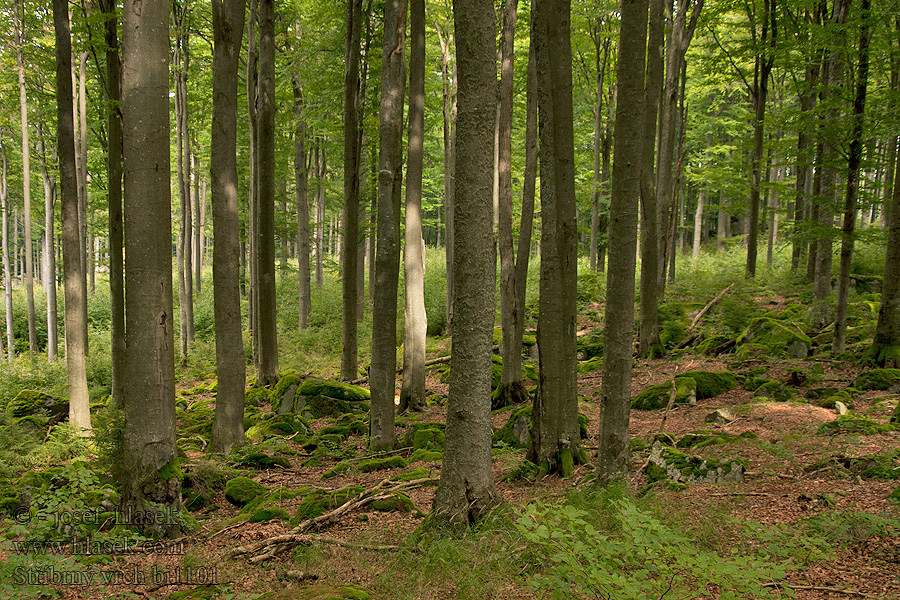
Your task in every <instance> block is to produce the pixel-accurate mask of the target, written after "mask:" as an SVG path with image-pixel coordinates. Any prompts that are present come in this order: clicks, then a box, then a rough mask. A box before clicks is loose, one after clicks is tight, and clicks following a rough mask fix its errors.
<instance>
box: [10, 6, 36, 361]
mask: <svg viewBox="0 0 900 600" xmlns="http://www.w3.org/2000/svg"><path fill="white" fill-rule="evenodd" d="M21 7H22V3H21V0H17V1H16V4H15V8H14V11H15V18H14V19H13V25H14V29H15V38H16V39H15V44H16V66H17V71H18V74H19V114H20V117H21V119H20V121H21V124H22V197H23V198H24V203H23V216H24V229H25V301H26V307H27V318H28V355H29V356H33V355H34V354H35V353H36V352H37V351H38V347H37V316H36V314H35V311H34V256H33V251H32V246H33V244H32V241H31V143H30V142H29V133H28V96H27V93H26V90H25V61H24V58H23V57H22V45H23V43H24V42H23V39H24V33H23V29H24V22H23V21H24V10H23V11H22V14H21V15H20V13H19V11H20V9H21ZM20 19H21V20H20Z"/></svg>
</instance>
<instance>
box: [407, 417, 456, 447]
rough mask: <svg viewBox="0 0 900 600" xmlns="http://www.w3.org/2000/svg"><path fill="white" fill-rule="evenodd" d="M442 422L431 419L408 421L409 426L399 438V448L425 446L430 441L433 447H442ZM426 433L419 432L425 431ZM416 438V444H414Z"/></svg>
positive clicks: (443, 426) (443, 427) (444, 426)
mask: <svg viewBox="0 0 900 600" xmlns="http://www.w3.org/2000/svg"><path fill="white" fill-rule="evenodd" d="M445 428H446V425H444V423H437V422H433V421H422V422H419V423H410V425H409V428H408V429H407V430H406V432H405V433H404V434H403V438H402V440H401V446H400V447H401V448H425V447H426V446H427V445H428V444H429V443H432V444H433V445H434V446H435V447H434V449H443V447H444V429H445ZM425 431H427V433H419V432H425ZM416 439H418V445H416Z"/></svg>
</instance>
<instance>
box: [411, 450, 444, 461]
mask: <svg viewBox="0 0 900 600" xmlns="http://www.w3.org/2000/svg"><path fill="white" fill-rule="evenodd" d="M441 460H444V453H443V452H437V451H433V450H426V449H425V448H419V449H418V450H416V451H415V452H413V453H412V454H411V455H410V456H409V462H410V463H414V462H419V461H422V462H438V461H441Z"/></svg>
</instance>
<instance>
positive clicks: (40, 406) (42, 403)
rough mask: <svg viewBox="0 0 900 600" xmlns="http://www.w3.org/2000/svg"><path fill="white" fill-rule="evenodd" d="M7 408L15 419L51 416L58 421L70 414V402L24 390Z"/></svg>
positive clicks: (42, 393)
mask: <svg viewBox="0 0 900 600" xmlns="http://www.w3.org/2000/svg"><path fill="white" fill-rule="evenodd" d="M7 408H8V409H9V411H10V412H11V413H12V416H13V417H27V416H32V415H43V416H50V417H52V418H55V419H56V420H59V419H63V418H65V417H67V416H68V414H69V402H68V400H65V399H63V398H57V397H55V396H51V395H50V394H46V393H44V392H39V391H36V390H22V391H21V392H19V393H18V394H16V396H15V398H13V399H12V400H10V402H9V404H8V405H7Z"/></svg>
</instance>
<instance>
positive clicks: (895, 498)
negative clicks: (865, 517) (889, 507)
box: [887, 486, 900, 504]
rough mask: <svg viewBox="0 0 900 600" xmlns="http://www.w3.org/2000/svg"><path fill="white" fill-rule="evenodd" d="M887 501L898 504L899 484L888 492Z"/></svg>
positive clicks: (899, 496)
mask: <svg viewBox="0 0 900 600" xmlns="http://www.w3.org/2000/svg"><path fill="white" fill-rule="evenodd" d="M887 499H888V502H890V503H891V504H900V486H897V489H896V490H894V491H893V492H891V493H890V494H888V497H887Z"/></svg>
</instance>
